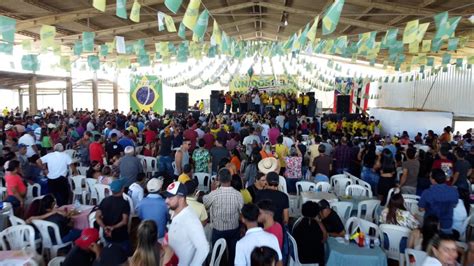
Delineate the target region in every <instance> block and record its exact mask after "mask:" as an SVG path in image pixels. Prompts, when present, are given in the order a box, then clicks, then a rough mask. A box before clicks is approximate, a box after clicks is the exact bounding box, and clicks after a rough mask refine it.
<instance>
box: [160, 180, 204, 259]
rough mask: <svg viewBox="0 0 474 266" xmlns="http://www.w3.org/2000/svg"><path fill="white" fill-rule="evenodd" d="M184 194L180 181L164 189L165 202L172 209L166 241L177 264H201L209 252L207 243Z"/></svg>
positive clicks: (199, 223)
mask: <svg viewBox="0 0 474 266" xmlns="http://www.w3.org/2000/svg"><path fill="white" fill-rule="evenodd" d="M186 195H187V191H186V186H185V185H184V184H181V183H180V182H173V183H171V184H170V185H169V186H168V188H167V189H166V192H165V196H166V204H167V205H168V207H169V208H170V210H172V211H174V217H173V219H172V221H171V224H170V226H169V231H168V238H169V240H168V243H169V246H170V247H171V248H172V249H173V251H174V253H175V254H176V256H177V257H178V260H179V265H183V266H184V265H202V263H203V262H204V260H205V259H206V257H207V255H208V253H209V243H208V242H207V240H206V236H205V235H204V228H203V227H202V224H201V222H200V221H199V219H198V217H197V216H196V214H195V213H194V211H193V210H192V209H191V208H190V207H189V206H188V204H187V203H186Z"/></svg>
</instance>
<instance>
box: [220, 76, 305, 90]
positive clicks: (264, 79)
mask: <svg viewBox="0 0 474 266" xmlns="http://www.w3.org/2000/svg"><path fill="white" fill-rule="evenodd" d="M249 88H257V89H259V90H266V91H267V92H283V91H284V92H288V91H291V92H296V91H297V90H298V86H297V85H296V83H295V79H294V77H293V76H286V75H281V76H276V77H275V76H272V75H263V76H255V75H254V76H252V78H249V76H236V77H234V78H233V79H232V81H231V82H230V84H229V90H230V91H247V90H248V89H249Z"/></svg>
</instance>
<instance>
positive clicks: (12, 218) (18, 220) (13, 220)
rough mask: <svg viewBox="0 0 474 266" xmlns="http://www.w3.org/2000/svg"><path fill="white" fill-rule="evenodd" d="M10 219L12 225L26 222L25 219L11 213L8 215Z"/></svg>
mask: <svg viewBox="0 0 474 266" xmlns="http://www.w3.org/2000/svg"><path fill="white" fill-rule="evenodd" d="M8 220H10V224H11V225H12V226H15V225H24V224H26V222H25V220H23V219H21V218H18V217H16V216H15V215H10V216H9V217H8Z"/></svg>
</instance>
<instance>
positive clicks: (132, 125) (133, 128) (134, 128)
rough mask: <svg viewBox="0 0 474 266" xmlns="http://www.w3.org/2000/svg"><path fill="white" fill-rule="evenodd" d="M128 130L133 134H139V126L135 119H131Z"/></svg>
mask: <svg viewBox="0 0 474 266" xmlns="http://www.w3.org/2000/svg"><path fill="white" fill-rule="evenodd" d="M127 130H128V131H130V132H132V133H133V135H135V136H138V128H137V126H136V125H135V122H134V121H130V125H129V126H128V128H127Z"/></svg>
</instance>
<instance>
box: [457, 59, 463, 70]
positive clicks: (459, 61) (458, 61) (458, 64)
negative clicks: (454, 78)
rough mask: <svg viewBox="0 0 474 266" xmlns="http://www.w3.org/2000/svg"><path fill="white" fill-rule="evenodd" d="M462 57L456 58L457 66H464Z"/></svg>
mask: <svg viewBox="0 0 474 266" xmlns="http://www.w3.org/2000/svg"><path fill="white" fill-rule="evenodd" d="M462 61H463V59H462V58H456V68H460V67H462Z"/></svg>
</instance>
